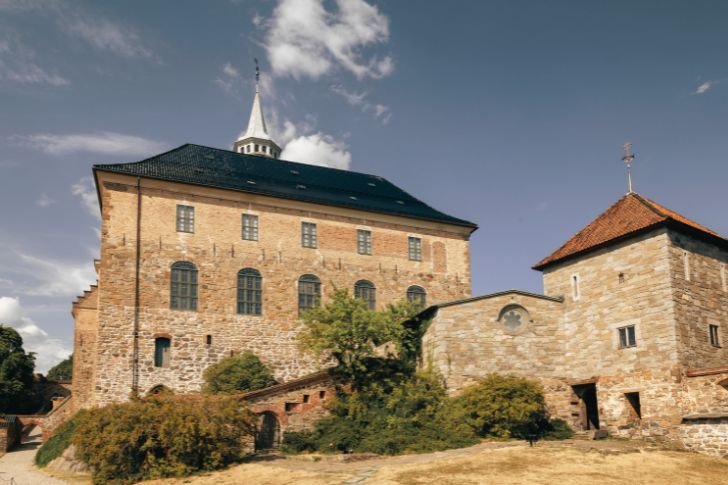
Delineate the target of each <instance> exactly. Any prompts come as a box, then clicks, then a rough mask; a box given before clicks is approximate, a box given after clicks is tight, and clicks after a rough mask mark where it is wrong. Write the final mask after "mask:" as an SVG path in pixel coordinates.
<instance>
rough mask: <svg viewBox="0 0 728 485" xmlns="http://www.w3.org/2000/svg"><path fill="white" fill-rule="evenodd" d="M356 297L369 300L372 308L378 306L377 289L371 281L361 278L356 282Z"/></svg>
mask: <svg viewBox="0 0 728 485" xmlns="http://www.w3.org/2000/svg"><path fill="white" fill-rule="evenodd" d="M354 298H359V299H362V300H364V301H365V302H367V305H369V309H370V310H374V309H375V308H376V307H377V289H376V288H375V287H374V285H373V284H372V282H371V281H367V280H359V281H357V282H356V283H354Z"/></svg>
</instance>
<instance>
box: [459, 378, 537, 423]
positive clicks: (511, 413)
mask: <svg viewBox="0 0 728 485" xmlns="http://www.w3.org/2000/svg"><path fill="white" fill-rule="evenodd" d="M453 408H454V409H453V413H454V414H455V417H456V419H459V420H462V422H463V423H465V424H467V425H468V426H469V427H470V428H471V429H472V430H473V431H474V432H475V433H477V434H478V435H479V436H483V437H492V438H526V437H527V435H529V434H538V431H539V429H540V428H541V423H542V422H543V421H544V420H545V419H546V406H545V403H544V397H543V391H542V390H541V386H540V385H539V384H538V383H536V382H533V381H529V380H528V379H524V378H521V377H513V376H501V375H497V374H491V375H489V376H487V377H486V378H485V379H483V380H482V381H481V382H480V383H478V384H476V385H474V386H471V387H469V388H467V389H466V390H465V392H463V394H462V395H460V396H459V397H457V398H455V399H454V400H453Z"/></svg>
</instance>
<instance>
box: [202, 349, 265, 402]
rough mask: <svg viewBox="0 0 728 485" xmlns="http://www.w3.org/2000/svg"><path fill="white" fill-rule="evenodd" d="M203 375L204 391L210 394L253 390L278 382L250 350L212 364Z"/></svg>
mask: <svg viewBox="0 0 728 485" xmlns="http://www.w3.org/2000/svg"><path fill="white" fill-rule="evenodd" d="M202 377H203V379H204V380H205V385H204V387H203V391H204V392H206V393H209V394H222V393H230V392H236V391H252V390H255V389H262V388H264V387H268V386H272V385H273V384H275V383H276V380H275V378H274V377H273V373H272V372H271V370H270V369H269V368H268V367H267V366H266V365H265V364H264V363H263V362H261V360H260V359H259V358H258V356H256V355H255V354H254V353H253V352H251V351H250V350H246V351H245V352H243V353H242V354H240V355H235V356H232V357H226V358H224V359H222V360H221V361H219V362H218V363H216V364H213V365H211V366H210V367H208V368H207V369H205V373H204V374H203V376H202Z"/></svg>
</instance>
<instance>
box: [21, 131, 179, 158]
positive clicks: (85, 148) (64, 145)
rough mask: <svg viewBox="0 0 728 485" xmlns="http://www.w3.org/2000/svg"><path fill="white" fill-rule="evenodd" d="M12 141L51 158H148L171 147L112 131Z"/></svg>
mask: <svg viewBox="0 0 728 485" xmlns="http://www.w3.org/2000/svg"><path fill="white" fill-rule="evenodd" d="M11 139H12V140H13V141H15V142H17V143H20V144H23V145H25V146H28V147H31V148H35V149H37V150H43V151H44V152H46V153H48V154H49V155H64V154H68V153H76V152H89V153H101V154H104V155H129V156H147V155H152V154H154V153H158V152H161V151H164V150H167V149H168V148H169V147H168V146H167V145H165V144H164V143H161V142H158V141H155V140H150V139H149V138H143V137H141V136H134V135H126V134H123V133H115V132H112V131H102V132H98V133H81V134H71V135H55V134H49V133H38V134H34V135H16V136H13V137H12V138H11Z"/></svg>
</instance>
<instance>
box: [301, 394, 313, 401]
mask: <svg viewBox="0 0 728 485" xmlns="http://www.w3.org/2000/svg"><path fill="white" fill-rule="evenodd" d="M310 397H311V396H309V395H308V394H304V395H303V402H304V403H307V402H308V401H309V398H310Z"/></svg>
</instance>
